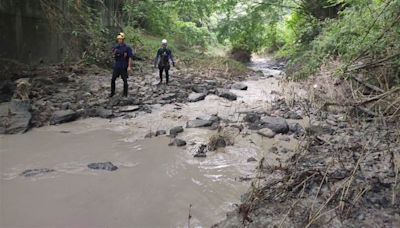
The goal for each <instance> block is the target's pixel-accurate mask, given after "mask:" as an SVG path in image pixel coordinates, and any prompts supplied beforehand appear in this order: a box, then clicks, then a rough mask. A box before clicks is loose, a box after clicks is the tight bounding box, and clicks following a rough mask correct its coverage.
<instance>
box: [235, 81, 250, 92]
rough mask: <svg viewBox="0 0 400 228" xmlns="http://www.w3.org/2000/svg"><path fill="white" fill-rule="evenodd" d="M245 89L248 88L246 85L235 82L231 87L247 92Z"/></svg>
mask: <svg viewBox="0 0 400 228" xmlns="http://www.w3.org/2000/svg"><path fill="white" fill-rule="evenodd" d="M247 88H248V87H247V85H245V84H244V83H240V82H237V83H235V84H233V85H232V86H231V89H236V90H247Z"/></svg>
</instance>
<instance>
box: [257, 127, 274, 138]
mask: <svg viewBox="0 0 400 228" xmlns="http://www.w3.org/2000/svg"><path fill="white" fill-rule="evenodd" d="M257 133H258V134H259V135H261V136H263V137H267V138H273V137H275V135H276V133H275V132H274V131H273V130H271V129H269V128H263V129H260V130H259V131H258V132H257Z"/></svg>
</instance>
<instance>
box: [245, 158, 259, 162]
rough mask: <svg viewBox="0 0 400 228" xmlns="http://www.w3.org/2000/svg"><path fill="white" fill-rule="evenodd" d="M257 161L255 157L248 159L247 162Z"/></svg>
mask: <svg viewBox="0 0 400 228" xmlns="http://www.w3.org/2000/svg"><path fill="white" fill-rule="evenodd" d="M256 161H257V159H255V158H254V157H250V158H248V159H247V162H256Z"/></svg>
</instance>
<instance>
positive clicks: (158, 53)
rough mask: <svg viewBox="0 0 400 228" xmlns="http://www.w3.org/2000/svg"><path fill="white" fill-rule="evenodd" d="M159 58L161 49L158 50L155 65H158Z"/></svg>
mask: <svg viewBox="0 0 400 228" xmlns="http://www.w3.org/2000/svg"><path fill="white" fill-rule="evenodd" d="M159 58H160V49H158V50H157V55H156V58H155V59H154V67H157V63H158V59H159Z"/></svg>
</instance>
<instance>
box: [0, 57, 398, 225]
mask: <svg viewBox="0 0 400 228" xmlns="http://www.w3.org/2000/svg"><path fill="white" fill-rule="evenodd" d="M283 66H284V64H283V63H281V62H273V61H270V60H268V59H255V60H254V62H253V64H251V65H250V66H249V67H250V68H251V69H253V71H250V72H249V73H248V74H247V75H243V76H238V77H227V75H226V74H222V73H221V74H215V73H213V74H209V73H207V72H200V71H195V70H190V69H181V70H174V71H173V72H172V81H171V83H170V85H168V86H166V85H161V86H157V85H156V84H157V82H158V77H157V72H155V71H153V70H152V69H150V68H141V67H137V69H136V71H135V72H140V73H135V74H134V75H132V76H131V77H130V78H129V84H130V90H129V91H130V93H129V96H128V97H127V98H124V97H121V96H115V97H114V98H112V99H109V98H108V97H107V96H108V94H109V83H110V72H108V71H106V70H104V69H100V68H97V67H85V68H82V67H64V66H53V67H45V68H37V69H34V70H32V71H27V72H22V73H20V74H18V75H15V77H16V78H19V80H22V81H26V82H28V84H29V85H30V87H29V90H28V91H27V94H25V95H26V96H21V93H15V92H16V91H18V89H15V88H17V87H18V81H17V82H15V81H6V82H2V83H3V84H2V87H1V91H2V96H1V99H3V100H2V101H4V102H3V103H1V104H0V118H1V123H2V125H1V127H0V131H1V132H2V133H6V134H15V133H22V132H27V131H28V132H27V133H25V134H23V135H3V136H1V137H0V140H1V143H2V145H5V146H4V147H3V146H2V148H1V149H0V155H1V160H2V161H4V162H2V163H1V175H2V176H1V186H2V187H1V188H2V191H1V198H2V199H3V198H4V199H8V201H7V202H6V203H7V204H9V205H12V207H7V208H6V209H4V210H2V214H1V216H2V218H4V219H2V221H3V224H1V225H5V226H9V225H13V224H17V225H20V226H23V225H24V224H32V222H36V223H35V224H36V225H38V226H54V224H55V225H56V226H58V227H65V226H67V224H69V225H71V224H70V223H68V221H71V219H72V218H75V219H74V221H75V223H74V224H73V225H76V226H98V225H100V224H102V225H104V224H106V225H107V226H113V227H121V226H127V225H128V224H129V225H130V226H132V225H135V226H140V227H164V226H166V227H185V226H198V227H207V226H211V225H212V224H215V223H216V222H218V221H221V222H220V223H218V224H216V225H214V227H242V226H248V227H268V226H271V227H272V226H278V227H279V226H280V227H303V226H326V227H332V226H336V227H347V226H354V225H355V224H356V225H355V226H357V224H364V225H365V226H367V225H369V224H374V225H372V226H377V227H385V226H386V227H396V226H397V225H398V224H399V223H398V222H399V209H398V208H399V196H398V191H399V190H398V184H397V183H398V179H397V176H398V170H399V141H398V140H399V138H400V137H399V131H398V130H396V129H398V126H397V125H396V123H393V122H385V123H384V124H382V122H378V121H372V122H371V120H368V119H361V120H360V119H355V118H353V117H352V114H351V113H349V112H345V111H335V112H332V111H329V112H328V111H324V110H322V109H319V108H317V107H316V106H315V105H312V104H310V101H309V100H308V95H309V92H310V91H307V89H305V88H306V87H305V86H303V85H302V84H299V83H294V86H292V85H293V84H291V83H287V82H285V80H284V77H283V74H282V72H281V71H280V70H281V69H282V67H283ZM121 84H122V82H121V81H118V86H117V89H118V91H122V85H121ZM22 92H24V91H22ZM16 94H17V95H16ZM22 95H23V93H22ZM12 96H14V99H11V98H12ZM24 97H25V99H22V100H21V99H17V98H24ZM26 97H28V98H29V99H26ZM37 127H40V128H37ZM32 128H33V129H32ZM53 182H54V183H56V184H57V186H59V187H54V186H55V185H53V184H52V183H53ZM85 183H88V184H90V185H87V184H85ZM68 186H74V187H73V188H72V189H71V191H65V190H64V189H66V188H68ZM100 186H103V187H100ZM21 189H23V190H21ZM49 189H50V191H49ZM246 189H249V190H248V192H247V193H246ZM17 190H18V191H17ZM115 192H117V194H115ZM28 195H33V196H35V197H33V198H32V197H30V198H29V197H28V198H26V197H25V196H28ZM48 195H50V196H51V197H50V198H49V197H48ZM241 195H242V197H240V196H241ZM92 196H93V197H92ZM163 196H166V197H163ZM21 197H25V198H24V199H26V200H24V201H20V200H18V199H20V198H21ZM240 198H241V202H239V199H240ZM68 199H74V200H72V201H71V200H68ZM89 199H93V200H89ZM96 199H102V200H101V201H96ZM88 200H89V201H90V202H89V201H88ZM17 201H18V202H19V203H17V204H15V203H13V202H17ZM44 201H46V202H47V203H46V206H45V207H36V206H35V205H39V204H40V202H44ZM80 202H85V203H80ZM104 205H106V206H104ZM22 208H23V210H22ZM56 208H58V209H60V208H62V210H61V212H62V213H57V211H56V210H55V209H56ZM75 208H79V210H81V211H85V213H76V210H75ZM99 208H103V209H99ZM107 208H113V211H115V213H109V211H108V209H107ZM189 208H190V209H189ZM21 210H22V211H24V212H22V213H24V214H28V215H29V216H26V217H24V219H21V218H20V216H19V214H20V212H21ZM31 211H35V213H31ZM228 211H232V212H229V213H228V216H227V217H226V218H225V213H226V212H228ZM154 213H156V214H157V217H158V218H159V219H158V220H154V219H151V218H150V217H149V216H150V215H153V214H154ZM46 214H47V215H51V217H53V218H55V219H57V218H60V216H62V217H63V218H64V219H57V220H52V219H49V220H47V221H45V222H43V221H42V222H40V221H41V220H38V218H39V217H43V216H45V215H46ZM189 215H190V216H189ZM188 216H189V217H190V219H189V220H188ZM76 218H77V219H76ZM224 218H225V220H224ZM364 225H361V226H364Z"/></svg>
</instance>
